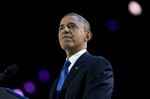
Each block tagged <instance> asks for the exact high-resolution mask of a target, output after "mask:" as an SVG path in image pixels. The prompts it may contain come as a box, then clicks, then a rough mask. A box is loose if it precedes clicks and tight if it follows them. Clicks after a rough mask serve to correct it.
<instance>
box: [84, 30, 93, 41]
mask: <svg viewBox="0 0 150 99" xmlns="http://www.w3.org/2000/svg"><path fill="white" fill-rule="evenodd" d="M91 38H92V33H91V32H86V37H85V39H84V40H85V41H86V42H88V41H89V40H90V39H91Z"/></svg>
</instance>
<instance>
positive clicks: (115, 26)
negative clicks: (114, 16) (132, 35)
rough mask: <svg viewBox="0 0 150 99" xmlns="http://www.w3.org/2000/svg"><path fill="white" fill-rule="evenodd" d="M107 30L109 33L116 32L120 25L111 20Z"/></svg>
mask: <svg viewBox="0 0 150 99" xmlns="http://www.w3.org/2000/svg"><path fill="white" fill-rule="evenodd" d="M107 28H108V30H109V31H111V32H114V31H116V30H117V29H118V23H117V22H116V21H115V20H109V21H108V22H107Z"/></svg>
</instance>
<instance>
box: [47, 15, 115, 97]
mask: <svg viewBox="0 0 150 99" xmlns="http://www.w3.org/2000/svg"><path fill="white" fill-rule="evenodd" d="M58 37H59V43H60V46H61V48H62V49H63V50H64V51H65V52H66V60H69V61H70V62H71V64H70V66H69V67H68V70H69V71H68V75H67V77H66V78H65V81H64V83H63V85H62V87H61V89H60V88H58V86H59V81H60V79H61V76H60V77H59V78H58V79H57V80H56V81H55V82H54V83H53V84H52V86H51V90H50V96H49V99H111V97H112V93H113V88H114V78H113V71H112V67H111V64H110V63H109V61H108V60H106V59H105V58H104V57H102V56H94V55H91V54H90V53H89V52H88V51H87V43H88V41H89V40H90V39H91V38H92V33H91V30H90V24H89V22H88V21H87V20H86V19H85V18H83V17H82V16H81V15H79V14H76V13H68V14H66V15H65V16H64V17H63V18H62V19H61V22H60V26H59V34H58ZM58 91H59V95H58V94H57V92H58Z"/></svg>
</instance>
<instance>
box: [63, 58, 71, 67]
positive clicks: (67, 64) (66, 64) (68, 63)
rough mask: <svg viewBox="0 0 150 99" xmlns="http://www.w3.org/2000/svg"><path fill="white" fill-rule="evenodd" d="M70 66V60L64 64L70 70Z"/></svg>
mask: <svg viewBox="0 0 150 99" xmlns="http://www.w3.org/2000/svg"><path fill="white" fill-rule="evenodd" d="M70 64H71V62H70V61H69V60H66V61H65V63H64V65H65V67H66V68H68V67H69V66H70Z"/></svg>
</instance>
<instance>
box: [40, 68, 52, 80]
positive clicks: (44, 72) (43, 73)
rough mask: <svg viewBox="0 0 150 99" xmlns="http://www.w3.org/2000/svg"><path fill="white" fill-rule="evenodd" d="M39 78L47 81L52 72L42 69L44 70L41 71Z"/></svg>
mask: <svg viewBox="0 0 150 99" xmlns="http://www.w3.org/2000/svg"><path fill="white" fill-rule="evenodd" d="M39 79H40V80H41V81H42V82H47V81H48V80H49V79H50V74H49V72H48V71H47V70H46V69H42V70H41V71H40V72H39Z"/></svg>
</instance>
